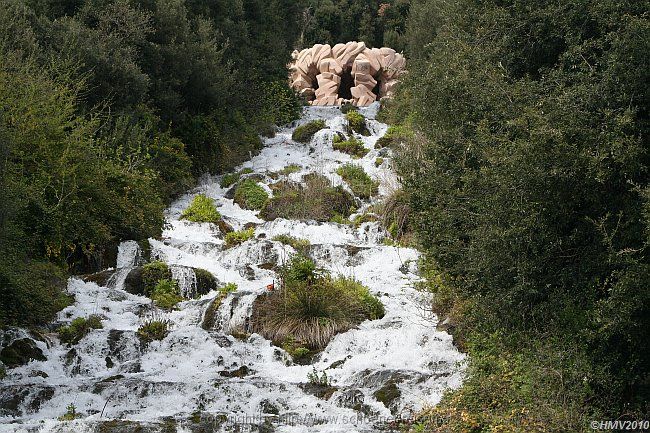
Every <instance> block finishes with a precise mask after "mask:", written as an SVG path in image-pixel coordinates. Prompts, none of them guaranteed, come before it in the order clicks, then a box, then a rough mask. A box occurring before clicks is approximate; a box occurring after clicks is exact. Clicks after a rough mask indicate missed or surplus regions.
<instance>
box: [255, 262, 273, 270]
mask: <svg viewBox="0 0 650 433" xmlns="http://www.w3.org/2000/svg"><path fill="white" fill-rule="evenodd" d="M257 267H258V268H260V269H266V270H268V271H272V270H273V269H275V268H276V264H275V263H260V264H259V265H257Z"/></svg>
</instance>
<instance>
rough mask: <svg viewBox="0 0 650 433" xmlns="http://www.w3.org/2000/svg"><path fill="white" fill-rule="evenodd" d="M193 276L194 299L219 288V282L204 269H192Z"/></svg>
mask: <svg viewBox="0 0 650 433" xmlns="http://www.w3.org/2000/svg"><path fill="white" fill-rule="evenodd" d="M194 275H195V276H196V293H195V297H200V296H203V295H205V294H208V293H210V292H211V291H212V290H217V289H218V288H219V280H217V278H216V277H215V276H214V275H212V274H211V273H210V272H208V271H206V270H205V269H198V268H194Z"/></svg>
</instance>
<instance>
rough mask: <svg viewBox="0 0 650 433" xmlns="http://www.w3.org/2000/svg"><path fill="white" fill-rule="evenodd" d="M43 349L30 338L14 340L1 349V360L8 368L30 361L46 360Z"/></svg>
mask: <svg viewBox="0 0 650 433" xmlns="http://www.w3.org/2000/svg"><path fill="white" fill-rule="evenodd" d="M46 360H47V358H46V357H45V355H43V351H42V350H41V349H40V348H39V347H38V346H37V345H36V343H35V342H34V340H32V339H30V338H20V339H18V340H15V341H13V342H12V343H11V344H9V345H8V346H7V347H5V348H3V349H2V351H0V361H1V362H2V363H3V364H4V366H5V367H6V368H15V367H20V366H21V365H25V364H27V363H28V362H30V361H46Z"/></svg>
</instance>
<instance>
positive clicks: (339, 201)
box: [260, 175, 354, 221]
mask: <svg viewBox="0 0 650 433" xmlns="http://www.w3.org/2000/svg"><path fill="white" fill-rule="evenodd" d="M303 180H304V184H296V183H292V182H278V183H277V184H274V185H272V186H271V188H272V189H273V197H272V198H271V199H269V200H268V201H267V202H266V204H265V205H264V207H263V208H262V211H261V212H260V217H262V218H264V219H266V220H267V221H271V220H274V219H276V218H287V219H313V220H316V221H329V220H330V218H332V217H333V216H335V215H337V214H339V215H346V216H347V215H350V213H351V208H352V207H353V206H354V198H353V197H352V195H351V194H350V193H348V192H347V191H345V190H344V189H343V188H342V187H340V186H338V187H332V185H331V183H330V181H329V180H328V179H327V178H326V177H324V176H320V175H308V176H305V177H304V179H303Z"/></svg>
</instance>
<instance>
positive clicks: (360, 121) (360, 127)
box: [345, 110, 370, 135]
mask: <svg viewBox="0 0 650 433" xmlns="http://www.w3.org/2000/svg"><path fill="white" fill-rule="evenodd" d="M345 119H346V120H347V121H348V132H349V133H352V132H356V133H358V134H361V135H370V132H369V131H368V127H367V126H366V118H365V117H363V114H361V113H359V112H358V111H356V110H352V111H348V112H347V113H346V115H345Z"/></svg>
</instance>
